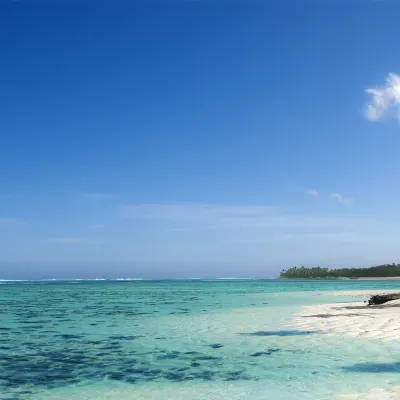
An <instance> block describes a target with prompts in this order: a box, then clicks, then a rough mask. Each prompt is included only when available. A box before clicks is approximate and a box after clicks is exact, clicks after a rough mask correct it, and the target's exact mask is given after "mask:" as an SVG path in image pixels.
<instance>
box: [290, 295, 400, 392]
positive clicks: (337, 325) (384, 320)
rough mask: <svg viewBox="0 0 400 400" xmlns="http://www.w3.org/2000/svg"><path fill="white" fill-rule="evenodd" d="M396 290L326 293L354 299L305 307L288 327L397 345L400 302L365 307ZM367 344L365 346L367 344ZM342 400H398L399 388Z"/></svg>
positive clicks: (379, 389) (380, 389) (377, 389)
mask: <svg viewBox="0 0 400 400" xmlns="http://www.w3.org/2000/svg"><path fill="white" fill-rule="evenodd" d="M398 291H399V290H349V291H335V292H329V294H330V295H333V296H346V297H349V296H351V297H354V298H355V299H359V300H355V301H354V302H347V303H341V302H338V303H332V304H318V305H312V306H304V307H302V309H301V311H300V312H299V313H298V314H296V315H295V316H294V317H293V319H292V321H291V324H290V327H291V328H293V329H296V330H298V331H301V332H310V331H312V332H318V333H322V334H327V335H342V336H348V337H353V338H360V340H362V339H377V340H380V341H397V342H400V324H399V323H398V316H399V313H400V300H394V301H390V302H388V303H385V304H382V305H377V306H367V305H366V304H365V303H364V302H363V301H362V300H361V299H364V300H367V299H368V297H369V296H371V295H374V294H388V293H393V292H398ZM366 344H367V343H366ZM339 398H340V399H342V400H399V399H400V387H392V388H390V389H387V390H385V389H382V388H375V389H371V390H369V391H367V392H365V393H348V394H344V395H340V397H339Z"/></svg>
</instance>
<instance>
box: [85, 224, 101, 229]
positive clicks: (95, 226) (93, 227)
mask: <svg viewBox="0 0 400 400" xmlns="http://www.w3.org/2000/svg"><path fill="white" fill-rule="evenodd" d="M88 228H89V229H101V228H105V225H103V224H93V225H90V226H89V227H88Z"/></svg>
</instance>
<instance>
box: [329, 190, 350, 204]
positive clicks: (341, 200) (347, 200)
mask: <svg viewBox="0 0 400 400" xmlns="http://www.w3.org/2000/svg"><path fill="white" fill-rule="evenodd" d="M331 196H332V198H333V199H335V200H337V201H338V202H339V203H340V204H343V205H345V206H351V205H352V204H354V203H355V200H354V199H351V198H349V197H344V196H342V195H341V194H339V193H333V194H331Z"/></svg>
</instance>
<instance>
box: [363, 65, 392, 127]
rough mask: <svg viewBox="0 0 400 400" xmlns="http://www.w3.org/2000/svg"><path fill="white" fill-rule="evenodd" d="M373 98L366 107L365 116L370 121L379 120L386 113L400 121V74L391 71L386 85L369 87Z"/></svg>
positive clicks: (368, 91) (368, 90)
mask: <svg viewBox="0 0 400 400" xmlns="http://www.w3.org/2000/svg"><path fill="white" fill-rule="evenodd" d="M366 92H367V93H368V94H369V95H371V96H372V99H371V101H370V102H369V103H367V104H366V105H365V107H364V116H365V118H367V119H368V120H370V121H379V120H380V119H382V118H383V117H384V116H385V115H389V116H392V117H394V118H395V119H397V120H399V121H400V76H399V75H396V74H393V73H390V74H389V75H388V77H387V79H386V86H384V87H380V88H375V89H372V88H371V89H367V90H366Z"/></svg>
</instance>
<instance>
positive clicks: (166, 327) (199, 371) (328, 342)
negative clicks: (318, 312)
mask: <svg viewBox="0 0 400 400" xmlns="http://www.w3.org/2000/svg"><path fill="white" fill-rule="evenodd" d="M396 287H398V288H399V290H400V281H393V282H388V281H375V282H373V281H364V282H362V281H360V282H355V281H351V282H348V281H285V280H284V281H279V280H263V281H191V282H185V281H176V282H171V281H169V282H168V281H159V282H146V281H130V282H107V281H106V282H85V281H70V282H67V281H65V282H42V283H33V282H18V283H16V282H2V284H1V285H0V314H1V315H0V399H2V400H4V399H15V400H16V399H20V400H26V399H30V400H33V399H34V400H41V399H43V400H50V399H52V400H56V399H57V400H78V399H79V400H81V399H82V400H85V399H87V400H94V399H101V400H105V399H107V400H117V399H118V400H124V399H143V400H145V399H160V400H168V399H171V400H172V399H174V400H176V399H185V400H186V399H193V400H194V399H196V400H201V399H208V400H210V399H274V400H280V399H282V400H291V399H310V400H322V399H332V398H335V396H337V395H338V394H341V393H348V392H364V391H367V390H369V389H371V388H374V387H383V388H385V387H390V386H395V385H400V373H399V372H400V363H398V360H399V358H400V344H399V343H397V342H385V343H383V342H380V341H379V340H368V339H352V338H343V337H336V336H324V335H320V334H316V333H309V334H304V333H301V332H296V331H293V330H290V329H288V327H287V325H288V322H289V321H290V318H291V316H292V315H293V314H294V313H295V312H296V311H298V309H299V307H301V306H302V305H305V304H317V303H329V302H333V301H335V302H337V301H348V299H346V298H338V297H334V298H332V297H331V296H330V295H329V294H328V293H327V292H328V291H330V290H342V289H343V290H352V289H357V290H358V289H379V288H382V289H383V288H385V289H386V288H390V289H393V288H396ZM352 301H353V300H352Z"/></svg>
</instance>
